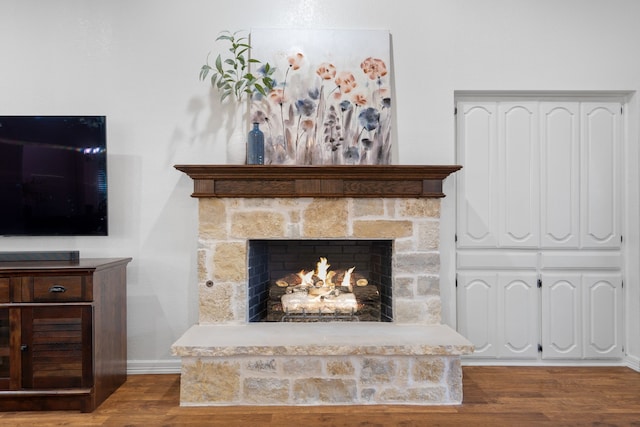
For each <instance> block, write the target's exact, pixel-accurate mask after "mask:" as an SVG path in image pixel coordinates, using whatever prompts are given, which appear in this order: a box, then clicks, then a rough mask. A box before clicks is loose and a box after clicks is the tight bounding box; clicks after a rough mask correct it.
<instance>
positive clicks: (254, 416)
mask: <svg viewBox="0 0 640 427" xmlns="http://www.w3.org/2000/svg"><path fill="white" fill-rule="evenodd" d="M463 374H464V380H463V384H464V401H463V404H462V405H456V406H377V405H372V406H331V407H327V406H315V407H264V406H261V407H256V406H252V407H245V406H241V407H184V408H183V407H180V406H179V383H180V377H179V376H178V375H130V376H129V378H128V380H127V382H126V383H125V384H124V385H123V386H122V387H120V388H119V389H118V390H117V391H116V392H115V393H114V394H113V395H112V396H111V397H110V398H109V399H107V401H106V402H104V403H103V404H102V405H101V406H100V407H99V408H98V409H96V410H95V411H94V412H93V413H90V414H82V413H79V412H0V426H37V427H45V426H60V425H64V426H82V427H88V426H145V427H147V426H188V427H190V426H225V427H231V426H243V427H262V426H278V427H283V426H303V427H317V426H322V427H326V426H359V427H365V426H366V427H373V426H376V427H377V426H380V427H389V426H403V427H409V426H474V427H475V426H536V425H541V426H542V425H544V426H554V425H558V426H640V373H638V372H636V371H634V370H632V369H629V368H625V367H502V366H500V367H486V366H483V367H479V366H465V367H464V368H463Z"/></svg>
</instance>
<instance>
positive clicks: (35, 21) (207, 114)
mask: <svg viewBox="0 0 640 427" xmlns="http://www.w3.org/2000/svg"><path fill="white" fill-rule="evenodd" d="M416 4H417V6H416ZM638 17H640V2H638V1H635V0H601V1H600V0H590V1H588V0H481V1H480V0H457V1H456V0H422V1H420V2H401V1H400V2H389V1H381V0H349V1H345V0H271V1H269V2H264V1H257V0H245V1H243V2H242V6H240V7H239V5H238V4H237V3H235V2H222V1H214V0H165V1H157V0H93V1H88V0H0V41H1V42H0V46H1V49H0V114H106V115H107V116H108V118H107V125H108V136H109V141H108V144H109V159H108V162H109V164H108V167H109V196H110V205H109V213H110V216H111V221H110V227H111V229H110V231H111V235H110V236H109V237H106V238H89V237H86V238H15V237H3V238H0V251H13V250H46V249H49V250H53V249H56V250H58V249H64V250H70V249H77V250H80V252H81V255H82V256H84V257H108V256H114V257H117V256H131V257H133V262H132V263H131V264H130V267H129V270H128V273H129V274H128V277H129V286H128V304H127V305H128V307H127V308H128V316H129V329H128V334H129V354H128V358H129V361H130V370H132V371H136V370H140V371H145V370H153V369H155V370H156V371H161V370H162V369H168V370H171V369H174V368H176V367H177V366H178V365H177V364H176V363H175V359H173V358H172V357H171V355H170V346H171V344H172V343H173V342H174V341H175V340H176V339H177V338H178V337H179V336H180V335H181V334H182V332H184V331H185V330H186V329H187V328H188V327H189V326H190V325H191V324H193V323H194V322H195V321H196V319H197V295H196V283H197V278H196V258H195V256H196V204H197V203H196V200H194V199H192V198H190V197H189V194H190V193H191V189H192V182H191V180H190V179H189V178H188V177H186V176H184V175H182V174H181V173H179V172H178V171H176V170H175V169H174V168H173V165H175V164H185V163H187V164H188V163H213V164H215V163H225V160H226V157H225V153H226V151H225V142H226V136H227V133H228V130H227V129H225V128H224V126H223V122H222V119H221V107H220V105H219V103H218V98H217V93H215V92H211V90H210V89H209V88H208V87H207V84H206V83H202V82H199V81H198V71H199V68H200V66H201V65H202V63H203V61H204V58H205V56H206V54H207V52H208V51H209V50H210V49H211V48H212V46H213V43H212V42H213V40H214V39H215V38H216V36H217V35H218V33H219V32H220V31H221V30H225V29H229V30H236V29H250V28H252V27H254V28H255V27H263V28H268V27H277V28H292V27H295V28H298V27H308V28H349V29H388V30H389V31H390V32H391V35H392V56H393V64H392V72H393V74H394V76H395V87H394V90H395V92H394V96H393V101H394V105H393V108H394V109H395V115H396V118H397V121H396V126H395V129H396V130H395V136H396V144H397V147H398V149H397V153H396V154H397V158H396V162H397V163H400V164H453V163H455V152H454V138H455V135H454V116H453V105H454V91H465V90H474V91H475V90H485V91H501V90H504V91H511V90H520V91H554V90H558V91H573V90H575V91H614V90H620V91H630V92H631V93H633V91H637V90H640V55H638V41H640V25H638V22H637V21H638V19H639V18H638ZM637 103H638V101H637V97H636V96H631V98H630V107H631V108H630V110H629V112H628V119H629V120H628V137H629V147H628V151H627V157H626V159H627V160H626V161H627V163H628V166H632V167H628V183H629V186H628V189H627V199H628V205H627V207H626V213H627V222H628V230H627V239H626V244H627V245H628V246H629V247H630V253H631V255H632V256H634V257H635V258H633V259H638V252H639V251H638V246H639V244H638V226H639V224H638V174H637V171H636V170H635V169H637V167H636V166H637V164H638V150H637V143H638V116H639V112H638V110H639V109H638V105H637ZM452 182H453V178H451V179H449V180H447V183H446V187H447V189H448V191H450V192H451V191H453V188H454V185H453V184H452ZM443 212H444V213H445V215H449V217H450V218H453V215H454V206H453V197H448V198H446V199H445V201H444V208H443ZM451 230H452V227H451V223H450V222H449V223H447V220H445V224H444V226H443V239H448V238H450V237H451ZM446 247H447V248H448V249H447V251H448V252H446V253H444V254H443V263H444V268H445V270H447V271H445V277H444V278H443V283H442V286H443V288H444V290H443V294H444V295H452V294H453V291H452V289H451V284H450V274H449V270H450V265H451V263H452V261H451V260H452V252H451V251H452V250H453V246H452V245H449V246H446ZM628 268H629V275H630V277H628V278H627V281H626V282H625V283H626V284H627V289H628V292H629V293H628V299H629V300H630V306H629V310H628V315H629V316H630V318H629V319H628V324H629V325H638V324H640V320H639V319H640V314H638V312H639V311H640V309H639V308H638V307H640V296H639V294H640V292H639V291H638V283H637V282H638V272H637V269H638V267H637V266H630V267H628ZM449 305H450V306H451V300H450V304H449ZM447 316H448V317H449V318H448V319H447V320H448V321H449V322H452V321H453V320H452V316H453V315H452V314H451V313H449V314H447ZM628 334H629V335H630V336H631V337H632V339H631V340H630V341H629V343H630V346H629V347H628V350H629V351H630V352H631V353H632V354H633V355H635V356H636V357H635V358H634V359H633V360H635V361H639V360H640V359H639V358H638V357H637V356H639V355H640V339H639V338H638V335H639V331H638V327H637V326H634V327H629V328H628Z"/></svg>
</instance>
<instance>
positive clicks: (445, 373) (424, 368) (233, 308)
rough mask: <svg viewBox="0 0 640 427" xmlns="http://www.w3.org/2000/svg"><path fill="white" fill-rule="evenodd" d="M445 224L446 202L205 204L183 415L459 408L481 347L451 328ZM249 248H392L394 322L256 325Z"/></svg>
mask: <svg viewBox="0 0 640 427" xmlns="http://www.w3.org/2000/svg"><path fill="white" fill-rule="evenodd" d="M439 217H440V200H439V199H437V198H384V199H383V198H278V197H273V198H272V197H269V198H216V197H211V198H201V199H199V249H198V282H199V283H198V287H199V310H200V311H199V323H198V325H195V326H194V327H192V328H191V329H190V330H189V331H187V333H185V335H183V336H182V337H181V338H180V339H179V340H178V341H177V342H176V343H175V344H174V346H173V352H174V354H176V355H179V356H180V357H181V358H182V376H181V405H184V406H188V405H323V404H326V405H329V404H393V403H398V404H399V403H402V404H455V403H460V402H461V401H462V371H461V368H460V355H462V354H468V353H470V352H471V351H472V346H471V344H470V343H469V342H468V341H466V340H465V339H464V338H463V337H461V336H459V335H458V334H457V333H456V332H455V331H453V330H451V329H450V328H448V327H447V326H445V325H441V306H442V304H441V300H440V291H439V270H440V257H439V251H438V247H439ZM251 239H287V240H291V239H368V240H371V239H387V240H393V266H392V270H393V289H392V294H393V316H394V321H393V323H392V324H386V326H385V324H380V323H370V324H369V325H367V324H366V323H367V322H363V324H364V327H365V328H366V329H365V330H364V332H363V330H362V325H363V324H359V325H356V324H351V323H339V324H338V323H336V324H308V323H305V324H296V325H295V326H293V328H294V329H295V330H296V331H301V332H297V334H298V335H296V333H293V332H292V330H291V326H292V325H291V324H287V323H284V324H276V325H273V324H272V325H271V326H265V324H247V319H248V314H247V273H248V269H247V251H248V240H251ZM327 325H329V327H330V328H332V329H331V330H329V331H328V330H327V329H326V328H327V327H328V326H327ZM403 325H405V326H406V327H402V326H403ZM230 328H241V329H240V330H238V331H234V333H233V334H231V335H233V336H234V338H233V339H231V340H229V341H225V340H224V337H226V336H227V335H228V334H229V331H230V330H231V329H230ZM265 328H267V329H265ZM287 328H289V329H287ZM335 328H339V329H335ZM380 328H385V329H380ZM416 328H417V330H419V331H420V333H417V334H416ZM337 330H340V331H341V332H340V334H339V335H337V336H336V335H335V332H331V331H337ZM234 334H237V335H238V336H237V337H236V336H235V335H234ZM344 334H346V335H344ZM372 336H375V337H378V336H381V337H382V338H385V336H386V338H387V342H373V343H372V342H371V341H368V339H370V338H371V337H372ZM216 337H217V338H216ZM283 337H284V338H283ZM308 337H312V341H310V342H308V343H307V344H301V342H306V341H305V339H306V338H308ZM339 337H342V339H344V338H345V337H348V339H347V341H346V342H341V341H340V339H341V338H339ZM433 337H436V338H437V340H436V341H437V342H434V341H433ZM282 339H285V341H284V342H282ZM394 340H399V341H397V342H396V343H395V344H394V345H391V346H390V344H389V343H391V342H395V341H394ZM318 343H322V345H318Z"/></svg>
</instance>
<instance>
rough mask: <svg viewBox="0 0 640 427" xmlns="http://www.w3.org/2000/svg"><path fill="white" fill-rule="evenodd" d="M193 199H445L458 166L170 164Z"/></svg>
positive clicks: (459, 167)
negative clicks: (446, 184)
mask: <svg viewBox="0 0 640 427" xmlns="http://www.w3.org/2000/svg"><path fill="white" fill-rule="evenodd" d="M174 167H175V168H176V169H178V170H179V171H182V172H184V173H185V174H187V175H189V176H190V177H191V178H192V179H193V193H192V194H191V196H192V197H435V198H440V197H444V196H445V195H444V193H443V192H442V181H443V180H444V179H445V178H446V177H447V176H449V175H450V174H452V173H454V172H456V171H457V170H459V169H461V168H462V166H458V165H435V166H427V165H425V166H416V165H375V166H364V165H358V166H348V165H340V166H283V165H278V166H272V165H269V166H263V165H175V166H174Z"/></svg>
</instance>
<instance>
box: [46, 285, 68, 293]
mask: <svg viewBox="0 0 640 427" xmlns="http://www.w3.org/2000/svg"><path fill="white" fill-rule="evenodd" d="M49 292H50V293H54V294H58V293H63V292H67V288H65V287H64V286H60V285H53V286H52V287H50V288H49Z"/></svg>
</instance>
